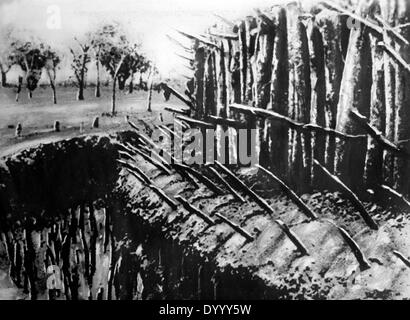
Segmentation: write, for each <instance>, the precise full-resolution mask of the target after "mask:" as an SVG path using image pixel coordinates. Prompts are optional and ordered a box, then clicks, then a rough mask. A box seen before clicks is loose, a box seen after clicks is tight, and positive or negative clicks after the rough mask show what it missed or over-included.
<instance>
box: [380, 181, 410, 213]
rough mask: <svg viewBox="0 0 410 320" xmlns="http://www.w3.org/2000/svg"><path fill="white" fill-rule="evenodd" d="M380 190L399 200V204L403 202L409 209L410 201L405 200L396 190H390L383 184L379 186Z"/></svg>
mask: <svg viewBox="0 0 410 320" xmlns="http://www.w3.org/2000/svg"><path fill="white" fill-rule="evenodd" d="M380 188H381V189H382V190H384V191H387V192H388V193H389V194H390V195H391V196H393V197H394V198H396V199H398V200H400V201H401V202H403V203H404V204H405V205H406V206H407V207H408V208H410V201H409V200H407V199H406V198H405V197H404V196H403V195H402V194H400V193H398V192H397V191H396V190H394V189H393V188H390V187H389V186H386V185H384V184H382V185H381V186H380Z"/></svg>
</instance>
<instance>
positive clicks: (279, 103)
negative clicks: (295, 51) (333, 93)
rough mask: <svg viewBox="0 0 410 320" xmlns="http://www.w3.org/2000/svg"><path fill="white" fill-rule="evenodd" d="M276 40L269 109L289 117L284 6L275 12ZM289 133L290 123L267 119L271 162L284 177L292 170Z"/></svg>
mask: <svg viewBox="0 0 410 320" xmlns="http://www.w3.org/2000/svg"><path fill="white" fill-rule="evenodd" d="M274 23H275V30H276V33H275V41H274V45H273V57H272V58H273V60H272V68H273V69H272V78H271V86H270V90H271V93H270V95H271V101H270V104H269V106H268V110H272V111H275V112H277V113H279V114H282V115H284V116H288V92H289V60H288V56H289V53H288V29H287V14H286V10H285V9H284V8H281V9H279V10H277V12H276V13H275V21H274ZM288 134H289V130H288V127H287V126H286V125H283V124H281V123H273V122H272V121H271V120H267V121H266V122H265V141H266V143H267V144H268V148H269V154H270V157H269V164H268V167H269V168H272V170H274V171H275V172H277V173H278V174H279V175H280V176H281V177H286V175H287V171H288Z"/></svg>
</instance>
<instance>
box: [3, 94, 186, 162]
mask: <svg viewBox="0 0 410 320" xmlns="http://www.w3.org/2000/svg"><path fill="white" fill-rule="evenodd" d="M15 95H16V93H15V88H0V157H1V156H4V155H6V154H9V153H11V152H15V151H17V150H20V149H23V148H26V147H28V146H30V145H33V144H36V143H46V142H49V141H55V140H59V139H61V138H66V137H72V136H76V135H82V134H86V133H94V132H101V131H116V130H123V129H126V128H129V126H128V124H127V123H126V121H125V115H129V116H130V118H131V119H133V118H141V119H145V120H154V121H155V120H156V119H157V118H158V117H159V115H158V114H159V112H161V111H162V110H163V108H164V106H166V105H173V106H180V105H181V103H180V102H179V101H178V100H176V99H175V98H173V97H171V99H170V100H169V101H167V102H165V101H164V98H163V95H162V93H160V94H158V93H157V92H154V93H153V97H152V112H147V111H146V109H147V92H145V91H134V93H132V94H128V93H126V92H117V111H118V113H117V115H116V116H115V117H111V116H107V115H103V114H107V113H109V112H110V111H111V91H110V88H106V87H103V88H102V96H101V97H100V98H95V96H94V88H92V87H88V88H87V89H86V90H85V93H84V96H85V100H84V101H77V100H76V88H72V87H66V88H64V87H58V88H57V99H58V104H57V105H54V104H53V103H52V96H51V89H50V88H48V87H40V88H38V89H37V90H36V91H34V94H33V98H32V99H31V100H29V99H28V95H27V92H26V91H25V90H23V91H22V92H21V93H20V99H19V101H18V102H16V101H15ZM96 116H99V123H100V127H99V128H98V129H92V128H91V126H92V122H93V119H94V118H95V117H96ZM163 116H164V119H165V120H166V121H167V120H169V119H170V116H171V115H170V114H169V113H168V112H163ZM56 120H58V121H59V122H60V124H61V132H59V133H56V132H53V125H54V122H55V121H56ZM17 123H21V124H22V127H23V131H22V137H19V138H17V137H15V127H16V125H17Z"/></svg>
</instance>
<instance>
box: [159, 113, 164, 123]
mask: <svg viewBox="0 0 410 320" xmlns="http://www.w3.org/2000/svg"><path fill="white" fill-rule="evenodd" d="M159 121H161V123H164V118H163V117H162V112H160V113H159Z"/></svg>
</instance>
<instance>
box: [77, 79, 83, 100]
mask: <svg viewBox="0 0 410 320" xmlns="http://www.w3.org/2000/svg"><path fill="white" fill-rule="evenodd" d="M77 100H80V101H81V100H84V83H83V82H82V81H79V82H78V92H77Z"/></svg>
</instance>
